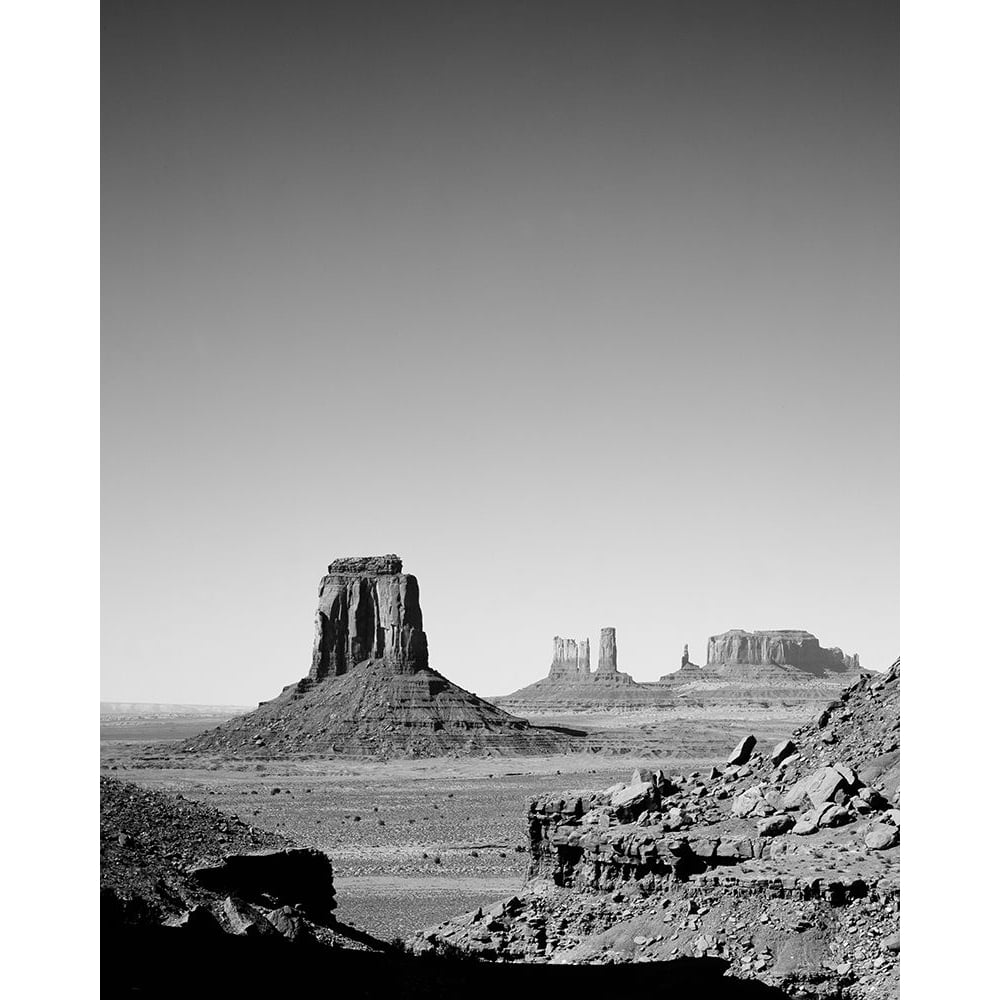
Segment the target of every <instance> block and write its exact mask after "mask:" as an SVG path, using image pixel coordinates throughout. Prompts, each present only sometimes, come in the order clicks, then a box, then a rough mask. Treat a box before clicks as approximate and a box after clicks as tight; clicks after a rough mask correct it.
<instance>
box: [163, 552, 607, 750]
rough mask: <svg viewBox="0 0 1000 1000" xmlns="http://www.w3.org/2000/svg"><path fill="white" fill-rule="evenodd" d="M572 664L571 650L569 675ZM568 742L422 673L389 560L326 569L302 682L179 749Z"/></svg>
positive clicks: (411, 612)
mask: <svg viewBox="0 0 1000 1000" xmlns="http://www.w3.org/2000/svg"><path fill="white" fill-rule="evenodd" d="M585 653H586V655H587V657H588V659H589V649H587V648H585ZM580 662H581V661H580V653H579V648H577V650H576V663H577V667H578V668H579V665H580ZM588 666H589V665H588ZM571 743H572V740H571V738H570V737H568V736H567V735H566V734H565V733H563V732H557V731H553V730H545V729H539V728H536V727H534V726H531V725H529V724H528V722H526V721H525V720H524V719H519V718H515V717H514V716H512V715H508V714H507V712H505V711H503V710H502V709H499V708H497V707H496V706H494V705H491V704H490V703H489V702H486V701H483V700H482V699H481V698H478V697H477V696H476V695H474V694H472V693H470V692H469V691H465V690H463V689H462V688H460V687H458V685H456V684H453V683H452V682H451V681H449V680H448V679H447V678H445V677H442V676H441V674H439V673H437V672H436V671H435V670H432V669H431V668H430V667H429V665H428V649H427V635H426V633H425V632H424V627H423V615H422V614H421V610H420V591H419V587H418V585H417V579H416V577H414V576H411V575H410V574H407V573H403V565H402V561H401V560H400V558H399V557H398V556H396V555H387V556H368V557H362V558H350V559H336V560H334V561H333V562H332V563H330V566H329V568H328V571H327V573H326V574H325V575H324V576H323V578H322V580H321V581H320V586H319V607H318V608H317V611H316V622H315V640H314V643H313V656H312V666H311V668H310V670H309V673H308V674H307V675H306V676H305V677H303V678H302V679H301V680H300V681H298V682H297V683H296V684H291V685H289V686H288V687H286V688H285V689H284V690H283V691H282V692H281V694H280V695H278V697H277V698H274V699H273V700H271V701H267V702H262V703H261V704H260V706H259V707H258V708H257V709H256V710H254V711H253V712H250V713H249V714H247V715H242V716H239V717H238V718H235V719H232V720H230V721H229V722H227V723H225V724H224V725H222V726H219V727H218V728H217V729H215V730H212V731H211V732H207V733H203V734H201V735H200V736H198V737H196V738H194V739H192V740H188V741H187V742H186V743H184V744H182V746H183V748H184V749H185V750H189V751H205V750H218V751H224V752H226V753H230V754H239V755H264V756H266V755H271V754H275V753H281V754H284V753H342V754H348V755H352V756H354V755H362V756H369V755H380V756H398V755H407V756H418V755H427V756H433V755H437V754H440V753H446V752H451V751H454V750H462V751H464V752H467V753H481V752H487V751H488V752H499V753H548V752H558V751H562V750H565V749H567V747H568V746H569V745H570V744H571Z"/></svg>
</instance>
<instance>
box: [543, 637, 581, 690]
mask: <svg viewBox="0 0 1000 1000" xmlns="http://www.w3.org/2000/svg"><path fill="white" fill-rule="evenodd" d="M549 678H550V679H551V680H559V681H570V682H575V681H588V680H590V640H589V639H580V640H579V641H578V640H576V639H563V638H562V637H560V636H558V635H557V636H555V637H554V638H553V639H552V665H551V666H550V667H549Z"/></svg>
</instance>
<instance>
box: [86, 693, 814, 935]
mask: <svg viewBox="0 0 1000 1000" xmlns="http://www.w3.org/2000/svg"><path fill="white" fill-rule="evenodd" d="M717 714H718V713H717ZM803 716H804V710H803V709H802V708H801V707H797V708H795V709H789V710H787V711H782V710H780V709H770V710H761V711H758V712H752V713H749V715H748V716H747V717H745V718H742V719H732V718H727V717H725V716H724V715H723V716H722V717H712V713H707V714H706V715H705V716H704V717H701V716H698V717H695V718H679V717H677V716H676V715H675V714H670V713H661V714H659V715H657V714H656V713H649V712H646V713H642V714H641V715H640V714H638V713H636V714H635V715H633V716H622V715H621V714H608V715H599V714H591V715H588V716H587V717H586V718H582V717H581V716H579V715H574V716H572V717H568V716H567V717H559V719H558V721H559V722H561V723H565V724H566V725H570V726H575V727H577V728H586V729H588V730H590V731H591V732H601V733H608V734H609V740H608V745H609V746H611V745H614V746H615V748H616V751H617V752H616V753H614V754H609V753H577V754H569V755H561V756H556V757H486V758H471V759H470V758H467V759H452V758H436V759H427V760H397V761H388V762H380V761H359V760H329V759H326V760H324V759H314V758H292V759H282V760H268V761H247V760H226V759H222V758H220V757H212V756H195V755H191V754H183V755H182V754H178V753H175V752H174V751H173V750H172V748H171V741H173V740H177V739H180V738H182V737H184V736H187V735H190V732H189V729H190V723H184V722H181V723H176V724H169V725H168V724H164V723H149V722H144V721H142V720H137V721H135V722H134V723H121V722H119V723H116V724H115V725H113V726H105V725H103V724H102V729H101V768H102V771H103V772H104V773H114V774H115V776H116V777H120V778H123V779H126V780H129V781H135V782H137V783H138V784H141V785H145V786H148V787H151V788H158V789H161V790H166V791H174V792H178V793H180V794H183V795H184V796H185V797H187V798H189V799H192V800H195V801H198V802H204V803H206V804H208V805H211V806H214V807H215V808H216V809H218V810H220V811H221V812H222V813H224V814H226V815H235V816H238V817H239V818H240V819H242V820H243V821H245V822H247V823H251V824H253V825H254V826H258V827H260V828H263V829H268V830H274V831H276V832H278V833H282V834H285V835H287V836H288V837H290V838H291V839H293V840H294V841H296V842H297V843H299V844H301V845H304V846H311V847H317V848H319V849H320V850H323V851H325V852H326V853H327V854H328V855H329V856H330V858H331V860H332V862H333V866H334V878H335V885H336V887H337V898H338V916H339V918H340V919H341V920H342V921H343V922H345V923H349V924H353V925H355V926H357V927H359V928H361V929H363V930H365V931H367V932H368V933H370V934H373V935H375V936H376V937H381V938H383V939H391V938H393V937H395V936H405V935H406V934H408V933H410V932H412V931H414V930H417V929H419V928H421V927H424V926H427V925H430V924H435V923H438V922H440V921H442V920H444V919H446V918H447V917H450V916H453V915H455V914H458V913H461V912H463V911H465V910H469V909H472V908H474V907H476V906H479V905H487V904H489V903H491V902H494V901H495V900H497V899H499V898H502V897H504V896H510V895H513V894H515V893H516V892H517V891H518V889H519V888H520V886H521V885H522V883H523V879H524V873H525V869H526V865H527V856H526V854H525V853H524V845H525V843H526V834H525V801H526V799H528V798H529V797H534V796H539V795H543V794H545V793H549V792H561V791H566V790H570V789H579V790H591V789H597V788H605V787H607V786H608V785H612V784H615V783H616V782H619V781H623V780H627V779H628V776H629V775H630V774H631V771H632V769H633V768H634V767H637V766H643V767H650V766H654V767H662V768H663V769H664V770H666V771H667V772H668V773H672V774H680V773H684V774H688V773H690V772H691V771H697V770H703V769H706V768H710V767H711V766H712V765H713V764H716V763H719V762H720V761H722V760H724V759H725V757H726V756H727V755H728V753H729V751H730V750H731V749H732V746H733V745H734V744H735V743H736V742H737V740H739V739H740V738H741V737H742V736H744V735H746V734H747V733H748V732H752V733H754V734H755V735H756V736H757V738H758V740H759V741H760V743H761V744H762V745H763V746H769V745H770V744H771V743H774V742H777V741H778V740H779V739H781V738H783V737H784V736H787V735H788V734H789V733H790V732H791V730H792V729H794V728H795V727H796V726H797V725H799V724H800V722H801V721H802V719H803ZM539 721H540V722H543V724H552V722H553V721H555V720H554V719H553V717H551V716H550V717H547V718H546V719H544V720H541V719H540V720H539ZM196 725H197V727H198V729H204V728H206V720H200V721H199V722H198V723H196ZM210 725H211V724H209V726H208V727H210ZM627 744H632V745H633V746H634V747H636V748H637V749H639V752H638V753H632V754H629V753H621V752H620V751H621V748H622V747H623V746H625V745H627Z"/></svg>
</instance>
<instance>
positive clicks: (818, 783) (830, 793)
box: [785, 767, 846, 807]
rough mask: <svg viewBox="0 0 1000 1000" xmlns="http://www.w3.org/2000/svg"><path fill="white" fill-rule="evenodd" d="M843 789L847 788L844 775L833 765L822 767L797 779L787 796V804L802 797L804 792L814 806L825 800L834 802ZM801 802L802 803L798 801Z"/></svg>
mask: <svg viewBox="0 0 1000 1000" xmlns="http://www.w3.org/2000/svg"><path fill="white" fill-rule="evenodd" d="M841 789H846V782H845V780H844V776H843V775H842V774H841V773H840V772H839V771H837V770H836V769H835V768H832V767H821V768H820V769H819V770H818V771H814V772H813V773H812V774H810V775H808V776H807V777H805V778H802V779H801V780H800V781H797V782H796V783H795V784H794V785H793V786H792V787H791V789H789V791H788V794H787V795H786V796H785V805H791V804H792V803H791V802H790V801H789V800H790V799H795V798H801V796H802V795H803V794H804V795H805V797H806V798H808V799H809V801H810V802H811V803H812V804H813V805H814V806H817V807H818V806H821V805H823V803H824V802H832V801H833V799H834V796H835V795H836V794H837V792H838V791H840V790H841ZM798 804H801V803H798Z"/></svg>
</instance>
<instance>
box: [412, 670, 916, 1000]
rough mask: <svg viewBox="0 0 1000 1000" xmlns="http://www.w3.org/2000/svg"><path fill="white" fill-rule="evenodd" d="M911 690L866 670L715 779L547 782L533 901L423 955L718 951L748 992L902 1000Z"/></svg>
mask: <svg viewBox="0 0 1000 1000" xmlns="http://www.w3.org/2000/svg"><path fill="white" fill-rule="evenodd" d="M899 687H900V675H899V662H898V661H897V662H896V664H894V666H893V667H892V668H890V670H888V671H887V672H886V673H884V674H862V675H860V676H858V677H857V678H856V679H854V683H853V684H851V685H850V686H849V687H847V688H846V689H845V690H844V691H842V692H841V694H840V697H839V698H838V699H837V700H836V702H834V703H833V705H832V706H831V708H830V710H829V712H828V713H826V720H825V722H823V724H822V725H820V724H819V723H818V722H817V723H814V724H810V725H805V726H800V727H798V728H797V729H795V730H794V731H793V732H792V733H791V734H790V737H794V743H793V742H792V741H791V738H789V739H786V740H785V741H784V742H783V743H782V744H781V745H779V747H776V748H775V752H773V753H768V752H766V751H765V752H761V751H760V750H757V749H756V748H755V747H754V745H753V743H754V737H753V736H750V735H748V736H747V737H746V738H745V739H744V740H743V741H742V742H741V744H740V746H739V747H738V748H737V750H736V752H734V754H733V755H732V756H731V758H730V759H731V760H732V761H733V763H732V764H730V765H729V766H717V767H713V768H712V769H711V771H710V772H706V771H695V772H693V773H691V774H690V775H688V776H687V777H685V776H683V775H668V774H665V773H664V772H663V771H662V770H656V771H653V770H651V769H650V770H647V769H645V768H640V769H638V770H636V771H634V772H633V773H632V776H631V779H630V780H623V781H622V782H621V783H619V784H615V785H611V786H610V787H608V788H605V789H603V790H588V791H581V790H580V788H579V787H577V788H575V789H573V790H572V791H561V792H554V791H553V790H552V789H551V788H549V789H547V790H546V791H545V792H544V793H543V794H541V795H539V796H538V797H537V798H533V799H530V800H529V804H528V815H527V824H526V825H527V830H526V832H527V845H526V846H527V854H528V864H529V868H528V881H527V882H526V884H525V886H524V889H523V891H522V892H520V893H519V894H518V896H517V897H514V898H512V899H509V900H507V901H506V902H504V903H502V904H497V906H496V907H494V908H492V909H490V910H488V911H485V912H484V911H483V910H480V911H478V912H477V913H469V914H465V915H463V916H461V917H457V918H455V919H454V920H452V921H448V922H446V923H445V924H440V925H438V926H436V927H432V928H428V929H427V930H425V931H423V932H420V933H419V934H418V935H416V936H414V937H412V938H411V939H410V946H411V948H412V949H413V950H414V951H415V952H417V953H424V954H434V953H437V954H439V955H448V956H449V957H457V956H463V957H464V956H470V957H471V956H475V957H477V958H480V959H488V960H490V961H492V962H497V963H511V962H518V961H523V962H533V961H538V960H539V959H540V958H542V957H543V956H544V961H546V962H548V963H551V964H552V965H553V966H555V965H559V966H563V965H571V964H572V965H586V966H588V967H590V966H591V965H592V964H595V965H596V964H597V963H601V962H607V961H608V950H609V946H611V945H612V944H613V947H614V948H615V951H616V955H615V960H616V962H617V963H621V964H620V965H619V966H618V968H625V967H627V965H628V963H639V962H649V963H658V962H670V963H673V962H675V961H676V960H678V959H680V960H684V959H689V960H695V959H697V960H703V959H706V958H708V959H724V960H725V965H726V966H727V968H726V977H727V980H730V981H732V980H735V979H737V978H743V979H746V980H757V982H756V983H752V984H751V983H747V984H745V985H746V986H747V987H748V989H747V992H746V995H748V996H749V995H752V994H754V993H757V992H758V991H759V995H761V996H764V995H773V996H776V997H777V996H784V997H801V996H809V997H823V998H828V1000H831V998H834V997H836V998H839V1000H889V998H892V997H896V996H898V992H899V991H898V987H899V959H898V953H899V844H900V838H901V836H902V828H901V820H902V815H901V812H900V809H899V757H900V753H899ZM831 730H832V731H831ZM789 749H791V751H792V752H790V753H789V752H788V750H789ZM776 758H777V759H778V761H779V762H778V764H775V759H776ZM720 763H721V762H720ZM622 777H623V778H624V777H625V775H623V776H622ZM570 889H572V890H574V891H572V892H570V891H568V890H570ZM692 916H696V917H697V920H692V919H691V917H692ZM671 931H672V933H670V932H671ZM498 967H500V966H499V965H498ZM730 977H732V979H730ZM707 985H708V984H707V983H705V986H707ZM591 992H593V991H591ZM626 992H628V991H626ZM633 992H636V991H633ZM638 992H649V991H648V990H646V991H642V990H640V991H638ZM653 992H655V990H654V991H653ZM682 992H683V991H682ZM695 992H696V993H697V992H699V991H698V990H697V989H696V990H695ZM701 992H707V993H709V994H711V995H713V996H714V995H732V996H738V995H741V994H742V993H743V991H742V990H736V991H733V992H732V993H731V994H730V991H729V990H722V989H721V988H720V989H718V990H713V989H711V987H709V988H708V989H707V990H705V989H704V987H703V988H702V990H701Z"/></svg>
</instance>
